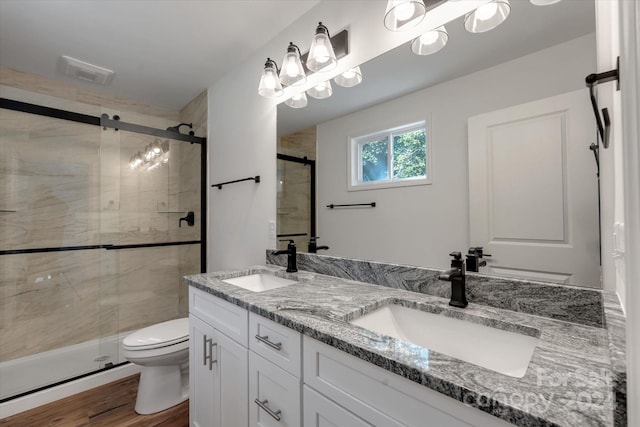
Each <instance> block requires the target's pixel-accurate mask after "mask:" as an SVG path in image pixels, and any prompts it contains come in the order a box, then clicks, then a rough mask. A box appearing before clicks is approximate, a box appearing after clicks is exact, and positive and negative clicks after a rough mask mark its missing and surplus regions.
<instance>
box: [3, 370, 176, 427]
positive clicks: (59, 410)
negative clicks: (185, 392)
mask: <svg viewBox="0 0 640 427" xmlns="http://www.w3.org/2000/svg"><path fill="white" fill-rule="evenodd" d="M138 379H139V375H132V376H130V377H127V378H123V379H121V380H118V381H114V382H112V383H109V384H105V385H103V386H101V387H97V388H94V389H91V390H87V391H85V392H82V393H79V394H76V395H73V396H70V397H67V398H65V399H61V400H58V401H55V402H51V403H48V404H46V405H43V406H39V407H37V408H34V409H31V410H28V411H25V412H22V413H20V414H16V415H14V416H11V417H7V418H3V419H1V420H0V426H2V427H9V426H11V427H41V426H56V427H59V426H64V427H67V426H69V427H80V426H82V427H98V426H99V427H130V426H140V427H152V426H153V427H187V426H188V425H189V401H188V400H187V401H185V402H182V403H181V404H179V405H176V406H174V407H173V408H169V409H167V410H165V411H162V412H158V413H156V414H151V415H138V414H136V412H135V410H134V409H133V408H134V406H135V403H136V392H137V390H138Z"/></svg>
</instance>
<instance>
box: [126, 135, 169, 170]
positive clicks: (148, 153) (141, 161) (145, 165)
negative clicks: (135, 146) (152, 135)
mask: <svg viewBox="0 0 640 427" xmlns="http://www.w3.org/2000/svg"><path fill="white" fill-rule="evenodd" d="M167 163H169V140H168V139H166V140H164V141H162V140H160V139H159V138H156V139H155V141H153V142H152V143H151V144H149V145H147V146H146V147H145V149H144V152H142V151H138V152H137V153H135V154H134V155H132V156H131V159H130V160H129V167H131V169H134V170H135V169H138V170H144V171H151V170H153V169H156V168H157V167H159V166H161V165H163V164H167Z"/></svg>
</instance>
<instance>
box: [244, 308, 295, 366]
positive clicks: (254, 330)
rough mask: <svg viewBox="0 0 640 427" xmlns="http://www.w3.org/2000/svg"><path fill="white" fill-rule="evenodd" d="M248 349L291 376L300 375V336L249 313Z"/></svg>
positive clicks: (284, 327)
mask: <svg viewBox="0 0 640 427" xmlns="http://www.w3.org/2000/svg"><path fill="white" fill-rule="evenodd" d="M249 349H250V350H251V351H254V352H255V353H257V354H259V355H260V356H262V357H264V358H265V359H267V360H269V361H270V362H272V363H274V364H276V365H277V366H279V367H280V368H282V369H284V370H285V371H287V372H289V373H290V374H291V375H293V376H295V377H298V378H300V376H301V375H302V372H301V364H302V355H301V352H302V335H300V333H299V332H296V331H294V330H293V329H289V328H287V327H286V326H282V325H280V324H278V323H276V322H273V321H271V320H269V319H265V318H264V317H261V316H258V315H257V314H255V313H249Z"/></svg>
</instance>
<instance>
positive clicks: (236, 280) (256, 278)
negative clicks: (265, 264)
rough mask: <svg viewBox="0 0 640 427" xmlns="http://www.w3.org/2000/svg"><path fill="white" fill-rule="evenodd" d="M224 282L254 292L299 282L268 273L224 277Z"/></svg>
mask: <svg viewBox="0 0 640 427" xmlns="http://www.w3.org/2000/svg"><path fill="white" fill-rule="evenodd" d="M223 282H225V283H229V284H230V285H234V286H239V287H241V288H244V289H247V290H249V291H253V292H264V291H268V290H271V289H278V288H283V287H285V286H289V285H293V284H294V283H298V282H296V281H295V280H290V279H285V278H284V277H278V276H275V275H273V274H268V273H256V274H249V275H247V276H240V277H232V278H230V279H224V280H223Z"/></svg>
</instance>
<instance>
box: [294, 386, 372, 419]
mask: <svg viewBox="0 0 640 427" xmlns="http://www.w3.org/2000/svg"><path fill="white" fill-rule="evenodd" d="M303 396H304V427H343V426H349V427H375V424H371V423H368V422H366V421H365V420H363V419H362V418H360V417H357V416H356V415H354V414H352V413H351V412H349V411H347V410H346V409H344V408H342V407H341V406H339V405H338V404H337V403H333V402H332V401H330V400H329V399H327V398H326V397H324V396H322V395H321V394H320V393H317V392H316V391H314V390H313V389H311V388H309V387H308V386H306V385H305V386H304V391H303Z"/></svg>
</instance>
